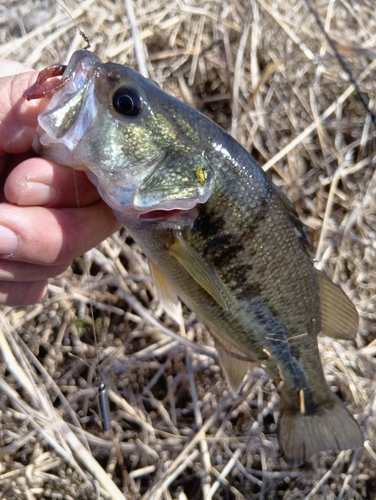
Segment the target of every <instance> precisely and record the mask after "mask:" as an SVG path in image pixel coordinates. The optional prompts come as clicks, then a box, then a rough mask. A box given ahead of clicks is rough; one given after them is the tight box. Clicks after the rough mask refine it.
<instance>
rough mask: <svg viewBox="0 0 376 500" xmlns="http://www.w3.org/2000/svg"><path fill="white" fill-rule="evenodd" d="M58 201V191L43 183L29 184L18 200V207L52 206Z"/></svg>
mask: <svg viewBox="0 0 376 500" xmlns="http://www.w3.org/2000/svg"><path fill="white" fill-rule="evenodd" d="M55 199H56V189H55V188H54V187H52V186H48V185H47V184H42V183H41V182H30V181H29V182H28V183H27V185H26V189H25V190H24V191H23V192H22V194H21V195H20V197H19V199H18V200H17V204H18V205H51V203H53V202H54V201H55Z"/></svg>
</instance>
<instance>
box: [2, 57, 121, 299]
mask: <svg viewBox="0 0 376 500" xmlns="http://www.w3.org/2000/svg"><path fill="white" fill-rule="evenodd" d="M36 75H37V73H36V72H35V71H32V70H30V69H29V68H27V67H26V66H24V65H22V64H20V63H16V62H14V61H5V60H0V305H1V304H3V305H9V306H14V305H26V304H33V303H35V302H37V301H38V300H40V299H41V298H42V297H43V296H44V294H45V291H46V287H47V280H48V278H51V277H53V276H56V275H58V274H60V273H62V272H63V271H64V270H65V269H66V268H67V267H68V266H69V264H70V262H71V261H72V259H74V258H75V257H77V256H78V255H80V254H82V253H84V252H85V251H87V250H89V249H90V248H92V247H94V246H95V245H97V244H98V243H100V242H101V241H102V240H104V239H105V238H106V237H107V236H109V235H110V234H112V233H113V232H114V231H116V230H117V229H118V228H119V227H120V223H119V222H118V221H117V219H116V218H115V216H114V215H113V213H112V210H111V209H110V208H109V207H108V206H107V205H106V204H105V203H104V202H103V201H102V200H101V199H100V197H99V194H98V192H97V190H96V188H95V187H94V186H93V185H92V184H91V182H90V181H89V180H88V178H87V177H86V175H85V174H84V173H83V172H80V171H74V170H73V169H72V168H69V167H63V166H60V165H57V164H55V163H53V162H51V161H48V160H45V159H43V158H38V157H36V156H35V154H34V153H33V152H32V151H31V144H32V141H33V137H34V133H35V130H36V126H37V116H38V114H39V113H40V112H41V111H42V110H43V108H44V106H45V105H46V103H45V102H44V101H46V100H45V99H38V100H33V101H30V102H28V101H26V100H25V99H24V98H23V97H22V94H23V92H24V91H25V90H26V89H27V88H28V87H30V86H31V85H32V84H33V83H34V82H35V80H36ZM77 207H79V208H77Z"/></svg>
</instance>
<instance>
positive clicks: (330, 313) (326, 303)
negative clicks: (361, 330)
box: [316, 269, 359, 340]
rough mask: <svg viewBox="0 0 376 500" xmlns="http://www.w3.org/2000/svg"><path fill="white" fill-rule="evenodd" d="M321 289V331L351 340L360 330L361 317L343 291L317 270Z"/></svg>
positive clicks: (337, 337)
mask: <svg viewBox="0 0 376 500" xmlns="http://www.w3.org/2000/svg"><path fill="white" fill-rule="evenodd" d="M316 275H317V278H318V282H319V288H320V303H321V331H322V333H323V334H324V335H327V336H328V337H333V338H335V339H343V340H351V339H353V338H354V337H355V335H356V332H357V330H358V324H359V316H358V313H357V310H356V309H355V307H354V304H353V303H352V302H351V300H350V299H349V298H348V297H347V296H346V295H345V293H344V292H343V290H341V288H340V287H339V286H337V285H335V284H334V283H333V282H332V281H330V280H329V279H328V278H327V277H326V276H325V274H323V273H322V272H321V271H319V270H318V269H316Z"/></svg>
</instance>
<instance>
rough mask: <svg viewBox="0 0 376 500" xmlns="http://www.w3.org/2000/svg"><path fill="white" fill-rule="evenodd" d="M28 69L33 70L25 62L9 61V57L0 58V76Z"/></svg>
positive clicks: (15, 73) (28, 70)
mask: <svg viewBox="0 0 376 500" xmlns="http://www.w3.org/2000/svg"><path fill="white" fill-rule="evenodd" d="M30 71H34V70H33V68H31V67H30V66H26V64H23V63H21V62H18V61H11V60H10V59H0V78H1V77H3V76H11V75H18V74H19V73H27V72H30Z"/></svg>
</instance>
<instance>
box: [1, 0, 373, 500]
mask: <svg viewBox="0 0 376 500" xmlns="http://www.w3.org/2000/svg"><path fill="white" fill-rule="evenodd" d="M64 5H65V6H66V8H67V10H68V11H69V12H70V14H71V15H72V17H73V18H74V19H75V22H76V23H77V25H78V26H79V28H81V29H83V30H84V31H85V33H86V34H87V36H88V37H89V38H90V40H91V42H92V48H93V50H94V51H95V52H96V53H97V54H98V55H99V56H100V57H101V58H103V59H109V58H112V59H113V60H115V61H117V62H121V63H126V64H129V65H131V66H134V67H136V68H137V63H136V58H135V50H134V40H133V39H132V38H131V34H130V25H129V21H128V19H129V16H128V17H127V14H126V7H125V5H124V4H123V3H122V2H121V1H114V2H112V1H110V0H96V1H95V0H86V1H84V2H81V3H80V2H74V1H73V0H69V1H68V0H67V1H66V2H65V3H64ZM313 5H314V7H315V8H316V9H317V12H318V14H319V16H320V18H321V19H322V20H323V22H324V24H325V27H326V29H327V31H328V33H329V34H330V36H331V37H332V38H333V39H334V40H335V41H336V42H337V48H338V51H339V52H340V53H341V54H342V55H343V56H344V57H345V59H346V61H347V64H348V66H349V67H350V68H351V71H352V73H353V75H354V76H355V77H356V79H357V81H358V83H359V86H360V88H361V90H362V91H363V92H364V93H365V95H366V96H367V99H368V100H369V101H370V103H371V106H373V107H374V103H375V99H376V84H375V80H376V62H375V56H376V17H375V9H374V2H373V0H362V1H360V0H327V1H326V0H324V1H322V2H318V1H314V2H313ZM133 7H134V15H135V19H136V22H137V26H138V42H139V47H140V48H141V56H140V55H138V59H139V61H141V60H142V58H143V57H144V60H145V64H146V66H145V67H146V69H147V71H148V72H149V73H150V75H151V76H152V78H154V79H155V80H157V81H158V82H159V83H160V84H161V86H162V87H163V88H164V90H166V91H167V92H170V93H172V94H174V95H176V96H178V97H180V98H182V99H183V100H185V101H187V102H189V103H190V104H192V105H194V106H195V107H197V108H198V109H199V110H201V111H202V112H203V113H205V114H207V115H208V116H210V117H211V118H212V119H214V120H215V121H216V122H217V123H218V124H220V125H221V126H222V127H223V128H224V129H226V130H228V131H230V132H231V133H232V134H233V135H234V136H235V137H236V138H237V139H238V141H239V142H241V143H242V144H243V145H244V146H245V147H246V148H247V149H248V150H249V151H251V152H252V154H253V155H254V156H255V158H256V159H257V160H258V161H259V162H260V163H261V164H266V165H267V168H269V169H270V170H269V173H270V175H271V176H272V178H273V180H274V182H275V183H276V184H277V185H279V186H281V188H282V189H283V190H284V192H285V193H286V194H287V195H288V196H289V197H290V199H291V200H292V201H293V203H294V205H295V206H296V208H297V210H298V211H299V213H300V215H301V217H302V220H303V221H304V223H305V224H306V227H307V228H308V229H307V231H308V233H309V236H310V238H311V241H312V243H313V246H314V248H315V249H316V252H317V258H318V266H319V267H320V268H321V269H324V270H325V271H326V272H327V273H328V274H329V276H331V277H333V278H334V280H335V281H336V282H337V283H340V284H341V285H342V287H343V288H344V289H345V290H346V292H347V293H348V295H349V296H350V297H351V298H352V299H353V301H354V303H355V305H356V306H357V308H358V311H359V313H360V318H361V325H360V328H359V333H358V335H357V339H356V342H354V343H352V342H336V341H333V340H331V339H328V338H323V339H321V340H320V345H321V352H322V358H323V361H324V364H325V372H326V376H327V379H328V381H329V383H330V385H331V386H332V388H336V389H337V391H338V393H339V395H340V396H341V397H342V398H343V399H344V401H345V402H346V405H347V406H348V407H349V408H350V410H351V411H352V412H353V414H354V415H355V417H356V418H357V420H358V422H359V424H360V425H361V426H362V429H363V431H364V434H365V439H366V446H365V450H364V451H363V452H362V453H355V454H354V453H350V452H341V453H339V454H334V453H322V454H320V455H318V456H315V457H313V458H312V459H311V460H310V461H309V463H308V464H307V465H306V467H305V468H302V469H296V470H291V469H289V468H288V467H287V466H286V464H285V462H284V460H283V459H282V458H281V457H280V453H279V449H278V445H277V441H276V423H277V421H278V397H277V395H276V393H275V391H274V390H273V385H272V383H271V382H270V381H269V380H268V378H267V377H266V376H265V374H264V373H263V372H262V371H261V370H258V371H256V372H255V373H254V374H253V377H250V378H249V379H248V380H247V381H246V383H245V387H244V389H243V391H242V393H241V394H240V395H239V396H238V397H236V398H232V397H230V396H229V395H228V392H227V387H226V384H225V382H224V381H223V377H222V374H221V372H220V369H219V368H218V365H217V358H216V355H215V351H214V349H213V343H212V341H211V339H210V337H209V335H208V334H207V333H206V331H205V330H204V328H203V326H202V325H201V323H200V322H199V321H197V319H196V317H195V315H194V314H192V313H190V312H189V311H185V312H184V317H185V320H186V321H185V330H186V331H185V332H181V333H182V334H183V336H184V337H183V339H182V340H181V341H180V340H179V337H178V336H177V334H178V333H179V332H177V329H176V326H175V324H174V323H173V322H172V321H171V320H170V319H169V318H168V317H166V316H165V314H164V313H163V310H162V309H161V306H160V305H159V303H158V302H157V300H156V299H155V296H154V292H153V289H152V287H151V283H150V279H149V277H148V273H147V266H146V263H145V260H144V258H143V255H142V253H141V252H140V250H139V249H138V248H137V246H135V245H134V243H133V242H132V240H131V239H130V238H129V237H128V236H127V235H126V233H125V232H124V231H123V232H122V234H121V236H119V235H115V236H114V237H112V238H110V239H109V240H107V241H106V242H104V243H103V244H102V245H101V246H100V247H99V248H98V249H95V250H93V251H91V252H89V253H88V254H87V255H86V256H85V257H84V260H85V263H86V264H85V265H84V261H83V260H80V259H78V260H77V261H76V262H75V263H74V264H73V266H72V268H71V269H69V270H68V271H67V272H66V273H65V274H64V275H62V276H60V277H58V278H56V279H54V280H52V281H51V285H50V287H49V292H48V296H47V297H46V299H45V300H44V301H43V303H41V304H37V305H35V306H33V307H28V308H25V309H22V308H13V309H11V308H3V309H2V311H1V315H0V348H1V364H0V367H1V375H2V376H1V379H0V389H1V398H0V419H1V428H0V443H1V451H0V498H6V499H28V500H29V499H30V500H31V499H36V498H48V499H49V498H51V499H52V498H53V499H67V500H68V499H71V498H77V499H78V498H79V499H87V498H90V499H95V498H114V499H120V498H126V499H140V498H142V499H145V500H146V499H153V500H156V499H165V500H169V499H179V500H183V499H186V498H188V499H190V500H191V499H192V500H195V499H201V498H205V499H207V500H209V499H212V498H213V499H237V500H238V499H289V500H292V499H303V498H304V499H312V500H313V499H337V500H344V499H348V500H353V499H372V498H375V497H376V486H375V484H376V477H375V476H376V473H375V470H376V440H375V430H376V429H375V424H376V420H375V413H374V411H375V399H374V382H375V355H376V342H375V333H376V323H375V312H376V308H375V302H376V244H375V241H376V215H375V214H376V201H375V199H376V175H375V154H376V146H375V142H376V141H375V127H374V126H373V125H372V123H371V120H370V119H369V117H367V116H366V113H365V111H364V109H363V107H362V105H361V104H360V101H359V99H358V97H357V96H356V95H355V94H354V92H352V91H351V88H350V87H351V85H350V83H349V82H348V80H347V76H346V74H345V73H344V71H343V69H342V68H341V66H340V65H339V63H338V61H337V60H336V58H335V57H334V55H333V53H332V50H331V49H330V47H329V46H328V43H327V41H326V40H325V38H324V36H323V35H322V33H321V31H320V30H319V28H318V26H317V25H316V24H315V21H314V19H313V18H312V16H311V15H310V14H309V12H308V9H307V5H306V2H305V1H304V0H302V1H299V2H296V1H294V0H283V2H282V1H281V2H272V1H271V0H249V1H248V0H235V1H233V2H222V0H217V1H215V0H208V1H206V2H200V0H193V1H187V2H184V0H166V1H165V2H161V1H157V0H138V1H135V2H134V4H133ZM82 46H83V41H82V39H81V37H80V36H79V35H78V34H77V32H76V31H75V29H74V28H73V22H72V21H71V20H70V19H69V18H68V16H67V15H66V13H65V12H64V11H62V9H61V8H60V7H59V5H57V3H55V2H53V1H50V0H41V1H40V0H34V1H32V0H27V1H25V2H22V3H21V2H18V1H17V0H3V2H2V3H0V57H7V58H12V59H16V60H19V61H24V62H26V63H28V64H31V65H33V66H35V67H36V68H38V69H41V68H43V67H45V66H47V65H50V64H55V63H57V62H60V63H62V62H65V61H66V60H67V57H68V54H70V53H71V52H72V51H74V50H76V49H77V48H79V47H82ZM142 54H143V56H142ZM85 267H86V268H87V269H88V270H89V274H90V276H88V275H87V273H86V271H85ZM89 297H90V298H91V301H92V305H93V314H92V312H91V310H90V300H89ZM94 324H95V328H96V331H97V336H98V357H97V354H96V351H95V347H94V341H93V327H94ZM69 354H71V355H72V354H73V355H75V356H79V357H80V358H82V359H84V360H85V361H86V363H85V362H84V361H82V360H80V359H79V358H77V357H74V356H69ZM96 368H99V370H100V374H101V377H102V379H103V381H105V383H106V386H107V389H108V392H109V397H110V404H111V412H112V413H111V415H112V424H113V429H112V430H111V431H109V432H108V433H103V432H102V430H101V424H100V420H99V418H98V404H97V385H98V376H97V372H96ZM104 471H106V472H107V474H105V473H104Z"/></svg>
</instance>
